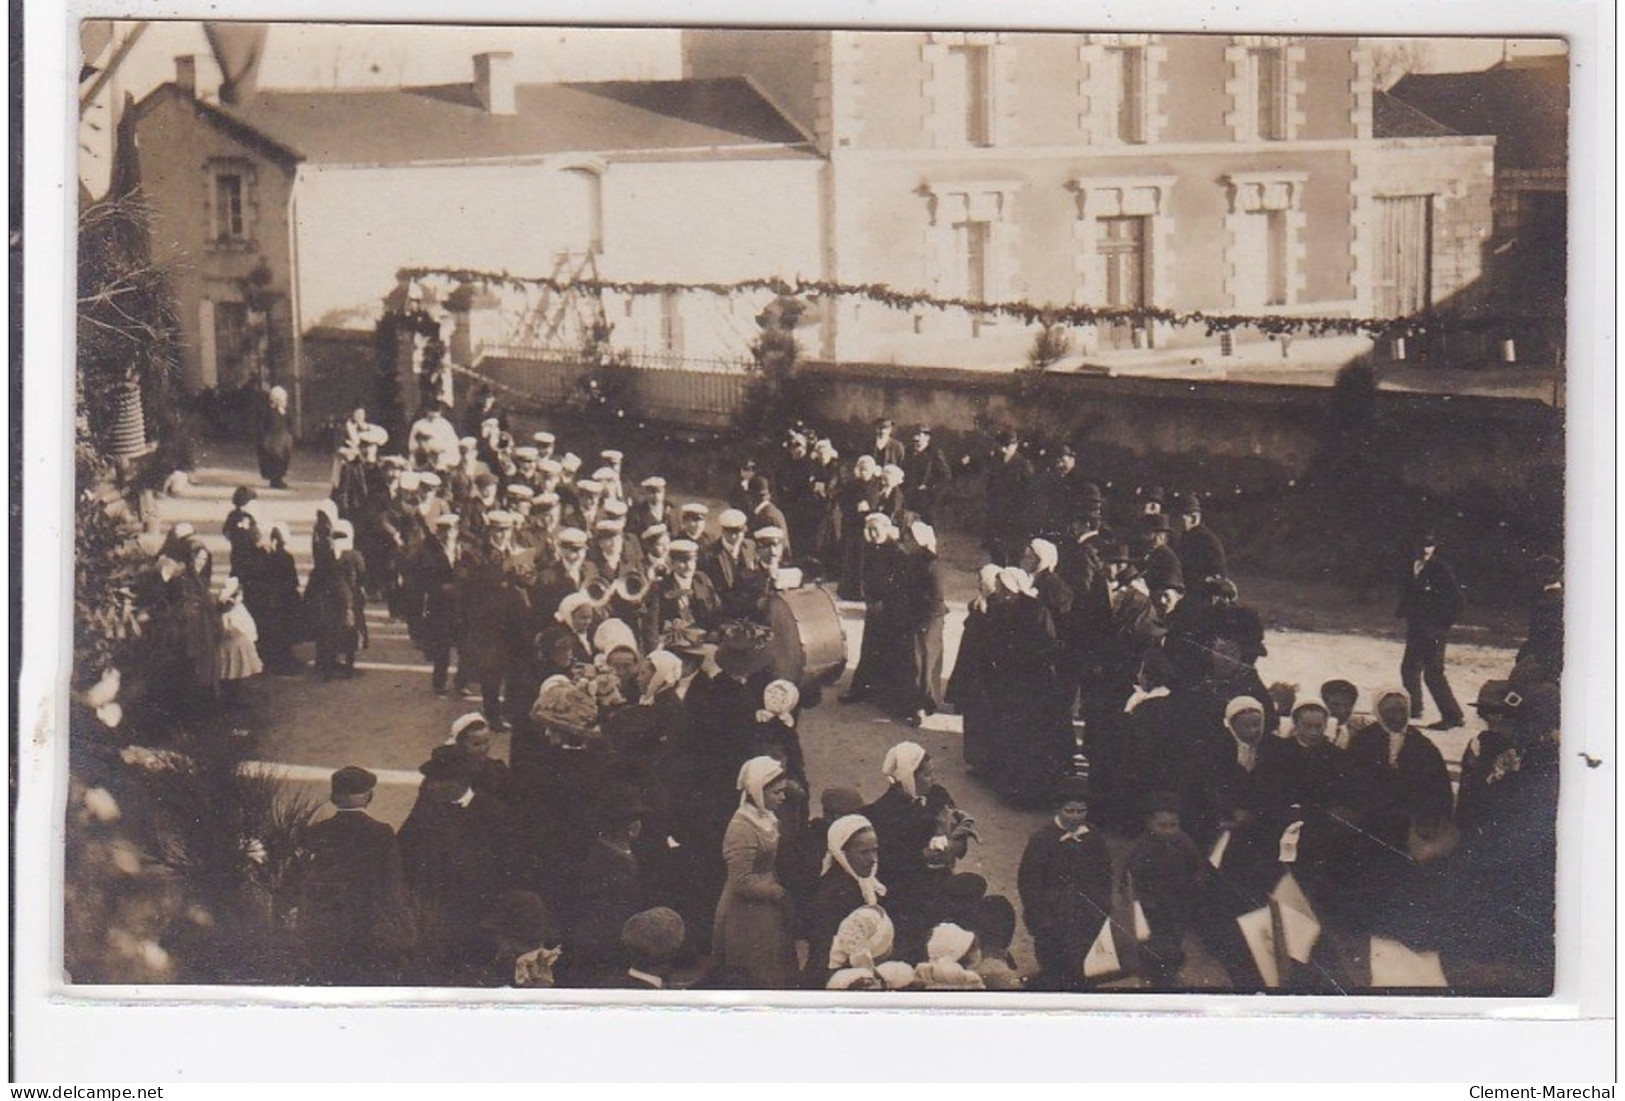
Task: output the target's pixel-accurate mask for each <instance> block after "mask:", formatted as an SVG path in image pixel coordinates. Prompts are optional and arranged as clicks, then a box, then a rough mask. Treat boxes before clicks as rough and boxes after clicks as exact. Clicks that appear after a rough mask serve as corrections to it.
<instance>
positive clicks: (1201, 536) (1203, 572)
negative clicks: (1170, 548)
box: [1174, 524, 1229, 585]
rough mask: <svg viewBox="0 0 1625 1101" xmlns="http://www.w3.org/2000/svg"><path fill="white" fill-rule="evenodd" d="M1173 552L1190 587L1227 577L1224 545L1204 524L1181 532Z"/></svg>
mask: <svg viewBox="0 0 1625 1101" xmlns="http://www.w3.org/2000/svg"><path fill="white" fill-rule="evenodd" d="M1174 550H1175V552H1176V553H1177V554H1178V555H1179V561H1180V565H1181V566H1182V567H1183V570H1184V574H1185V577H1186V579H1187V580H1188V581H1189V582H1190V584H1192V585H1197V584H1199V583H1201V582H1203V581H1206V580H1207V579H1208V578H1210V577H1225V576H1228V574H1227V570H1228V569H1229V566H1228V564H1227V563H1226V561H1225V556H1224V544H1223V543H1221V542H1219V537H1218V536H1217V535H1214V534H1213V529H1212V528H1210V527H1208V526H1207V525H1206V524H1197V525H1196V526H1195V527H1194V528H1191V529H1190V530H1189V531H1186V532H1182V533H1181V534H1180V536H1179V539H1178V542H1177V543H1176V544H1175V545H1174Z"/></svg>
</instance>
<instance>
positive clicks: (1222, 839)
mask: <svg viewBox="0 0 1625 1101" xmlns="http://www.w3.org/2000/svg"><path fill="white" fill-rule="evenodd" d="M1229 847H1230V831H1229V830H1225V831H1224V832H1223V833H1221V834H1220V835H1219V839H1218V840H1217V841H1215V842H1213V851H1212V852H1210V853H1209V854H1208V857H1207V862H1208V863H1209V864H1211V865H1213V866H1214V867H1215V868H1217V867H1218V866H1219V865H1220V864H1223V863H1224V851H1225V850H1226V849H1228V848H1229Z"/></svg>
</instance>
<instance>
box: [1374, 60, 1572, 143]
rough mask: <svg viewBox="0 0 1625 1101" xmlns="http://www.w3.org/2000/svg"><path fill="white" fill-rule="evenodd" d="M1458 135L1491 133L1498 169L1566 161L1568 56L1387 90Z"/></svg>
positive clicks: (1439, 76)
mask: <svg viewBox="0 0 1625 1101" xmlns="http://www.w3.org/2000/svg"><path fill="white" fill-rule="evenodd" d="M1388 92H1389V94H1390V95H1391V96H1393V97H1394V98H1395V99H1398V100H1401V101H1403V102H1404V103H1406V104H1407V105H1409V106H1411V107H1414V108H1416V109H1417V110H1418V111H1421V112H1422V113H1423V114H1424V115H1426V116H1428V117H1429V118H1431V119H1434V120H1436V121H1438V122H1440V123H1442V124H1443V125H1445V126H1447V127H1449V128H1450V129H1452V130H1454V131H1456V132H1457V133H1460V134H1493V135H1495V137H1496V138H1497V139H1498V140H1497V141H1496V143H1495V163H1496V166H1497V167H1498V168H1562V167H1565V166H1566V165H1567V163H1568V129H1569V75H1568V58H1567V57H1566V56H1564V55H1552V56H1550V57H1548V58H1543V59H1538V60H1537V59H1535V58H1529V59H1526V60H1522V61H1520V62H1518V63H1516V64H1501V65H1497V66H1495V67H1494V68H1492V69H1485V70H1483V71H1482V72H1476V73H1413V74H1411V75H1409V76H1407V77H1405V78H1403V79H1402V80H1400V81H1399V83H1397V84H1395V85H1394V86H1393V87H1392V88H1390V89H1389V90H1388Z"/></svg>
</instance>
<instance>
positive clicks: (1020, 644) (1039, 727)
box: [989, 567, 1071, 806]
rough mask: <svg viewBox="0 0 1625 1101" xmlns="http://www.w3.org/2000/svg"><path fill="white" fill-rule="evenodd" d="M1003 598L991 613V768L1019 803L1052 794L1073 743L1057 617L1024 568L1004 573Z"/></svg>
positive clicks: (1002, 788)
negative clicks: (1060, 671)
mask: <svg viewBox="0 0 1625 1101" xmlns="http://www.w3.org/2000/svg"><path fill="white" fill-rule="evenodd" d="M999 585H1000V587H1001V588H1002V589H1003V590H1004V593H1005V596H1004V598H1003V599H1002V600H1000V602H999V603H998V604H997V605H996V609H997V610H996V611H995V612H993V613H991V615H990V626H991V627H992V630H991V631H990V635H991V639H992V642H991V645H990V647H989V652H990V654H991V655H992V661H991V677H990V685H991V688H992V691H991V693H990V699H989V714H990V717H991V719H992V722H993V736H992V739H991V742H992V746H991V748H992V762H991V771H993V773H994V774H995V777H996V783H997V785H998V787H999V793H1000V794H1001V795H1002V796H1003V797H1004V798H1006V799H1008V800H1009V801H1011V802H1012V803H1016V804H1018V805H1029V806H1033V805H1037V804H1039V803H1041V802H1043V801H1044V800H1045V799H1047V798H1048V796H1049V793H1050V791H1051V789H1052V788H1053V787H1054V785H1055V781H1056V779H1057V777H1059V776H1060V775H1061V771H1062V769H1063V768H1064V766H1065V764H1066V759H1067V756H1068V753H1069V750H1070V747H1071V740H1070V735H1071V717H1070V715H1069V713H1068V712H1067V710H1066V709H1065V708H1064V707H1063V706H1062V696H1061V693H1060V692H1059V691H1058V689H1057V684H1056V678H1057V670H1056V662H1057V660H1058V658H1059V650H1058V644H1057V642H1056V637H1055V622H1054V620H1053V619H1051V618H1050V614H1049V611H1048V610H1047V609H1046V608H1045V607H1044V606H1043V604H1042V603H1040V602H1039V600H1038V597H1037V594H1036V592H1035V591H1034V589H1033V587H1032V583H1031V580H1030V579H1029V577H1028V576H1027V573H1026V571H1024V570H1020V569H1016V568H1013V567H1005V568H1004V569H1002V570H1000V571H999Z"/></svg>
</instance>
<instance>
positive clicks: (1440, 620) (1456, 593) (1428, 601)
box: [1395, 554, 1463, 637]
mask: <svg viewBox="0 0 1625 1101" xmlns="http://www.w3.org/2000/svg"><path fill="white" fill-rule="evenodd" d="M1462 605H1463V598H1462V594H1461V585H1460V584H1459V583H1458V582H1457V581H1456V575H1455V572H1454V571H1452V570H1451V568H1450V567H1449V565H1447V564H1446V563H1445V562H1444V560H1443V559H1441V558H1440V557H1439V556H1438V555H1437V554H1435V555H1434V556H1433V557H1432V558H1429V559H1428V560H1427V561H1426V562H1424V563H1423V564H1422V568H1421V570H1420V571H1418V570H1417V569H1416V566H1415V564H1414V563H1412V564H1409V565H1407V566H1406V567H1405V575H1404V577H1403V579H1402V580H1401V582H1400V590H1399V609H1398V611H1397V612H1395V615H1396V616H1398V617H1399V618H1400V619H1403V620H1404V621H1405V626H1406V627H1407V628H1408V629H1409V631H1410V633H1411V634H1413V635H1421V636H1424V637H1437V636H1442V635H1443V634H1444V633H1445V632H1446V631H1448V630H1450V628H1451V627H1452V626H1454V624H1455V622H1456V620H1457V619H1458V618H1460V616H1461V610H1462Z"/></svg>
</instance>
